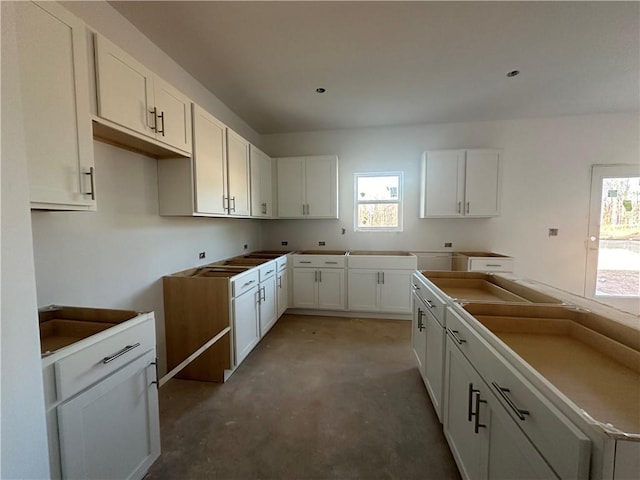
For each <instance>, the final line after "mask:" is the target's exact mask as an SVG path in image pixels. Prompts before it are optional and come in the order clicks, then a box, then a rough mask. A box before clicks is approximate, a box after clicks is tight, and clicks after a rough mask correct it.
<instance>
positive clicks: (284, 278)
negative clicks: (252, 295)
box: [276, 268, 289, 317]
mask: <svg viewBox="0 0 640 480" xmlns="http://www.w3.org/2000/svg"><path fill="white" fill-rule="evenodd" d="M276 287H277V292H276V293H277V297H278V317H280V316H281V315H282V314H283V313H284V312H285V311H286V310H287V308H289V269H287V268H286V269H284V270H282V271H281V272H278V275H277V285H276Z"/></svg>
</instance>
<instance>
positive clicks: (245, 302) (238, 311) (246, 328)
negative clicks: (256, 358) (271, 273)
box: [232, 272, 260, 367]
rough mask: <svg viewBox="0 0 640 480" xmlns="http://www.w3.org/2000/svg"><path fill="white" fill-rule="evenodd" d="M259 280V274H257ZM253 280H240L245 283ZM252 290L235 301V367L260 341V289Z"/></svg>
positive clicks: (252, 288) (244, 292)
mask: <svg viewBox="0 0 640 480" xmlns="http://www.w3.org/2000/svg"><path fill="white" fill-rule="evenodd" d="M256 278H257V272H256ZM252 280H253V279H248V280H246V281H245V280H244V279H238V280H235V279H234V281H241V282H243V283H248V282H251V281H252ZM253 285H254V286H252V287H251V288H249V289H248V290H245V291H243V292H242V294H241V295H239V296H237V297H235V298H234V299H233V302H232V305H233V340H234V366H236V367H237V366H238V365H240V364H241V363H242V361H243V360H244V359H245V358H246V356H247V355H249V353H250V352H251V350H253V348H254V347H255V346H256V345H257V344H258V342H259V341H260V303H259V302H260V288H259V287H258V283H257V282H255V283H254V284H253Z"/></svg>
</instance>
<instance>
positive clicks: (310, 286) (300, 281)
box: [292, 268, 318, 308]
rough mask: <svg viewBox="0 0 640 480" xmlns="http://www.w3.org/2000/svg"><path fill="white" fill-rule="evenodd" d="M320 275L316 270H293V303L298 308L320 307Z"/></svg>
mask: <svg viewBox="0 0 640 480" xmlns="http://www.w3.org/2000/svg"><path fill="white" fill-rule="evenodd" d="M317 278H318V273H317V270H315V269H314V268H294V269H293V302H292V306H293V307H296V308H315V307H317V306H318V288H317V286H316V285H317Z"/></svg>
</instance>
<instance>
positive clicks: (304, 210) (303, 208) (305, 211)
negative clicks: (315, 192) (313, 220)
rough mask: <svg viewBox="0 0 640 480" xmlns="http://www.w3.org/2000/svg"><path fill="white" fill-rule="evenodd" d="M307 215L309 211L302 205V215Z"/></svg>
mask: <svg viewBox="0 0 640 480" xmlns="http://www.w3.org/2000/svg"><path fill="white" fill-rule="evenodd" d="M306 214H307V209H306V208H305V205H304V203H303V204H302V215H306Z"/></svg>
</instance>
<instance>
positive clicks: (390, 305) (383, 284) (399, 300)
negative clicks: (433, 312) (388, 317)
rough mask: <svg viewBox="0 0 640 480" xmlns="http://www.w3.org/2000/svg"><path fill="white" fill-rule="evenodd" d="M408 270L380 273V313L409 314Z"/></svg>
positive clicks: (411, 272)
mask: <svg viewBox="0 0 640 480" xmlns="http://www.w3.org/2000/svg"><path fill="white" fill-rule="evenodd" d="M412 274H413V271H409V270H383V271H381V272H380V276H381V279H380V311H381V312H393V313H411V275H412Z"/></svg>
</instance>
